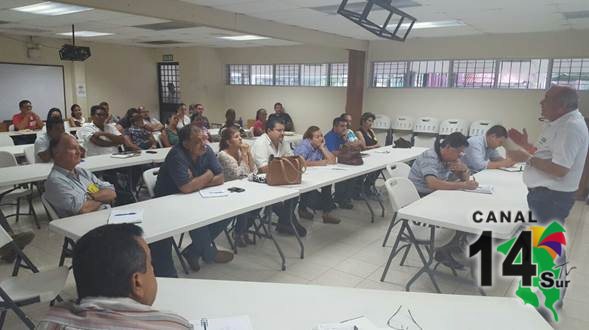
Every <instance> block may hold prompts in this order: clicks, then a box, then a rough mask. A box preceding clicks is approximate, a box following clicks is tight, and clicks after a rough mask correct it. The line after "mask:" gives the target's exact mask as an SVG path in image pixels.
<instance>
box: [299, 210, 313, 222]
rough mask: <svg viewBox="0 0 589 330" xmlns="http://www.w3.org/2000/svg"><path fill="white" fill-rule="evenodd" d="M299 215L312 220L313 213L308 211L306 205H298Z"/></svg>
mask: <svg viewBox="0 0 589 330" xmlns="http://www.w3.org/2000/svg"><path fill="white" fill-rule="evenodd" d="M299 217H301V218H303V219H307V220H313V213H311V212H309V210H307V208H306V207H299Z"/></svg>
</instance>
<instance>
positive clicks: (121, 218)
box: [108, 209, 143, 224]
mask: <svg viewBox="0 0 589 330" xmlns="http://www.w3.org/2000/svg"><path fill="white" fill-rule="evenodd" d="M141 222H143V210H139V209H134V210H112V211H110V216H109V217H108V223H109V224H113V223H114V224H116V223H141Z"/></svg>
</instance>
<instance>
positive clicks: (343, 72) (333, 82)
mask: <svg viewBox="0 0 589 330" xmlns="http://www.w3.org/2000/svg"><path fill="white" fill-rule="evenodd" d="M330 68H331V70H330V74H329V86H334V87H346V86H348V63H334V64H331V66H330Z"/></svg>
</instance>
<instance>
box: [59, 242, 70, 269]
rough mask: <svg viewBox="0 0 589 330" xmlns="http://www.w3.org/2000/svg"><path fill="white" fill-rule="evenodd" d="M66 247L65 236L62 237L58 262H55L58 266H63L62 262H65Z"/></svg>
mask: <svg viewBox="0 0 589 330" xmlns="http://www.w3.org/2000/svg"><path fill="white" fill-rule="evenodd" d="M67 248H68V239H67V237H66V238H64V239H63V245H62V247H61V256H59V264H57V265H58V266H59V267H61V266H63V264H64V263H65V257H66V254H67Z"/></svg>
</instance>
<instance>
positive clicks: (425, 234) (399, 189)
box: [380, 177, 455, 281]
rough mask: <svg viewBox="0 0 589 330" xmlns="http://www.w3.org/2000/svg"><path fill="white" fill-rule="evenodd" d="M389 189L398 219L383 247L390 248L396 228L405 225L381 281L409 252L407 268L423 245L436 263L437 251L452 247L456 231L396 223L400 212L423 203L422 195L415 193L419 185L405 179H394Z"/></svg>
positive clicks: (421, 224) (391, 224) (404, 222)
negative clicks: (411, 254)
mask: <svg viewBox="0 0 589 330" xmlns="http://www.w3.org/2000/svg"><path fill="white" fill-rule="evenodd" d="M385 188H386V189H387V192H388V195H389V200H390V202H391V207H392V209H393V211H394V215H393V218H392V219H391V223H390V224H389V228H388V230H387V233H386V235H385V239H384V241H383V243H382V245H383V247H384V246H385V245H386V243H387V241H388V239H389V236H390V234H391V231H392V229H393V227H395V226H396V225H397V224H398V223H402V225H401V229H400V230H399V233H398V234H397V239H396V240H395V243H394V245H393V249H392V250H391V254H390V255H389V259H388V261H387V265H386V267H385V269H384V272H383V273H382V277H381V279H380V280H381V281H384V279H385V277H386V274H387V272H388V270H389V267H390V266H391V262H392V261H393V259H394V258H395V256H396V255H397V254H399V253H400V252H401V251H402V250H403V249H405V253H404V255H403V258H402V259H401V263H400V265H401V266H403V265H404V263H405V260H406V259H407V255H408V254H409V251H410V249H411V246H412V245H415V246H416V247H418V246H420V245H421V246H423V247H424V248H425V250H426V251H427V256H428V257H429V259H430V260H432V259H433V257H434V250H435V249H436V248H437V247H441V246H444V245H446V244H448V243H449V242H450V241H451V240H452V238H453V237H454V235H455V232H454V231H453V230H448V229H443V228H439V227H436V226H432V225H428V224H424V223H420V222H417V221H411V223H409V221H408V220H406V219H398V220H397V219H396V218H397V214H398V211H399V210H400V209H402V208H403V207H405V206H407V205H409V204H411V203H413V202H415V201H417V200H419V199H420V197H419V193H418V192H417V189H415V185H413V182H411V181H410V180H409V179H407V178H402V177H396V178H390V179H388V180H387V181H386V182H385ZM436 229H437V230H436ZM435 232H437V233H435ZM434 233H435V234H434ZM413 238H414V239H413ZM399 244H402V246H399ZM436 267H437V265H436ZM452 271H453V272H455V270H454V269H452Z"/></svg>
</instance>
